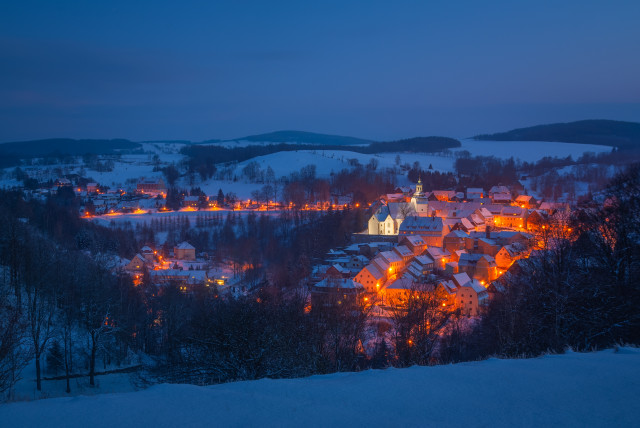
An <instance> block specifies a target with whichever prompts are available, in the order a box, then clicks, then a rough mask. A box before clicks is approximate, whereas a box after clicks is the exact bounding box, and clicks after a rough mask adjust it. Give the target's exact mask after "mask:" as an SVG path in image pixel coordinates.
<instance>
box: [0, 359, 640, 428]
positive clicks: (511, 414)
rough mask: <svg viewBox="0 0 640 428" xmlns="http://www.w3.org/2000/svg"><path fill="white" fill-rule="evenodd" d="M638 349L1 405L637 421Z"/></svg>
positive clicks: (200, 417)
mask: <svg viewBox="0 0 640 428" xmlns="http://www.w3.org/2000/svg"><path fill="white" fill-rule="evenodd" d="M639 397H640V350H639V349H633V348H621V349H619V350H618V352H614V351H613V350H607V351H602V352H597V353H590V354H577V353H568V354H565V355H552V356H545V357H542V358H536V359H529V360H498V359H490V360H487V361H482V362H471V363H461V364H456V365H448V366H435V367H412V368H408V369H388V370H384V371H366V372H361V373H339V374H332V375H325V376H313V377H310V378H305V379H291V380H268V379H265V380H260V381H253V382H236V383H228V384H223V385H216V386H210V387H198V386H192V385H157V386H153V387H151V388H149V389H147V390H144V391H139V392H132V393H118V394H103V395H96V396H90V397H88V396H80V397H69V398H56V399H49V400H40V401H33V402H23V403H13V404H7V405H4V406H0V421H2V425H3V426H7V427H10V426H12V427H13V426H15V427H38V428H40V427H43V426H46V427H52V428H54V427H68V428H73V427H86V426H91V427H109V428H112V427H136V428H138V427H141V426H152V427H155V428H158V427H177V426H179V427H198V426H224V427H283V426H287V427H289V426H291V427H302V426H304V427H341V426H348V427H424V426H434V427H448V426H474V427H475V426H487V427H514V426H517V427H546V426H564V427H584V426H601V427H604V426H611V427H633V426H640V412H639V411H638V399H639Z"/></svg>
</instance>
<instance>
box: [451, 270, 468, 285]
mask: <svg viewBox="0 0 640 428" xmlns="http://www.w3.org/2000/svg"><path fill="white" fill-rule="evenodd" d="M453 281H454V282H455V283H456V284H457V285H458V287H464V286H465V285H466V284H467V283H469V282H471V278H469V275H467V273H466V272H462V273H456V274H454V275H453Z"/></svg>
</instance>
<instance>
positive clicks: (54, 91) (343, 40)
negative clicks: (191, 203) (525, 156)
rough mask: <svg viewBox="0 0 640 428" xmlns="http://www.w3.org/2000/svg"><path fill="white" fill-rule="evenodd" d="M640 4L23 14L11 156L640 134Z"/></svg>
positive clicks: (1, 90) (43, 5) (13, 27)
mask: <svg viewBox="0 0 640 428" xmlns="http://www.w3.org/2000/svg"><path fill="white" fill-rule="evenodd" d="M639 22H640V2H638V1H615V0H614V1H606V2H605V1H585V0H583V1H561V2H559V1H555V2H546V1H517V2H514V1H486V2H478V1H462V0H460V1H455V0H451V1H446V2H445V1H394V2H390V1H374V0H370V1H362V2H356V1H352V2H348V1H336V2H333V1H323V2H306V1H271V2H267V1H242V0H237V1H228V2H227V1H202V2H198V1H182V2H178V1H163V0H156V1H135V2H132V1H118V0H110V1H108V2H107V1H102V2H98V1H86V0H85V1H64V0H61V1H55V2H51V1H29V0H22V1H19V2H18V1H15V2H3V3H2V5H0V141H10V140H22V139H34V138H46V137H72V138H129V139H133V140H151V139H189V140H204V139H209V138H233V137H240V136H244V135H250V134H255V133H261V132H269V131H275V130H280V129H297V130H307V131H314V132H324V133H333V134H343V135H353V136H357V137H363V138H371V139H377V140H385V139H396V138H406V137H412V136H418V135H446V136H453V137H466V136H470V135H474V134H477V133H485V132H497V131H503V130H508V129H512V128H515V127H521V126H529V125H536V124H540V123H550V122H560V121H571V120H579V119H588V118H605V119H617V120H629V121H640V78H638V76H640V54H639V52H640V51H639V49H640V25H639Z"/></svg>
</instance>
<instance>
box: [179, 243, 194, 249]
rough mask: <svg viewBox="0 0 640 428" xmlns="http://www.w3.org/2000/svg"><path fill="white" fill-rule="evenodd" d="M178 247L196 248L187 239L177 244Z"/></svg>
mask: <svg viewBox="0 0 640 428" xmlns="http://www.w3.org/2000/svg"><path fill="white" fill-rule="evenodd" d="M176 248H177V249H178V250H195V249H196V247H194V246H193V245H191V244H189V243H188V242H187V241H183V242H181V243H180V244H178V245H177V246H176Z"/></svg>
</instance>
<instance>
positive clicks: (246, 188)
mask: <svg viewBox="0 0 640 428" xmlns="http://www.w3.org/2000/svg"><path fill="white" fill-rule="evenodd" d="M461 142H462V147H460V148H457V149H454V150H453V151H454V152H455V151H460V150H467V151H469V152H470V153H471V154H472V155H486V156H496V157H498V158H502V159H508V158H510V157H512V156H513V157H514V158H517V159H521V160H523V161H528V162H535V161H537V160H539V159H541V158H543V157H545V156H552V157H553V156H557V157H566V156H569V155H571V156H573V158H574V159H577V158H579V157H580V156H581V155H582V154H583V153H585V152H593V153H602V152H609V151H610V150H611V148H610V147H606V146H595V145H589V144H569V143H551V142H526V141H506V142H505V141H474V140H469V139H466V140H461ZM234 144H235V143H234ZM182 147H184V145H183V144H180V143H143V150H144V151H145V152H146V153H145V154H136V155H123V156H122V157H121V159H120V160H118V161H116V163H115V168H114V169H113V171H110V172H97V171H94V170H89V169H87V170H86V171H85V176H87V177H91V178H92V179H93V180H95V181H96V182H98V183H100V184H102V185H106V186H109V187H111V188H113V189H116V188H127V187H131V186H134V183H135V182H137V181H138V180H139V179H140V178H141V177H147V178H162V173H161V172H154V171H153V169H154V165H153V160H152V158H153V156H154V154H157V155H158V156H159V157H160V162H161V166H165V165H168V164H171V163H179V162H180V161H181V160H183V159H184V156H183V155H181V154H180V153H179V150H180V149H181V148H182ZM302 147H304V146H302ZM397 156H399V157H400V164H409V165H413V164H414V162H419V164H420V166H421V167H422V168H423V169H427V168H429V166H431V167H432V169H433V170H434V171H440V172H453V170H454V162H455V158H454V156H453V155H452V154H449V155H443V154H424V153H379V154H362V153H356V152H349V151H341V150H298V151H293V152H278V153H272V154H269V155H266V156H258V157H255V158H253V159H250V160H247V161H244V162H241V163H238V164H237V165H235V170H234V172H233V175H235V176H236V177H237V180H236V181H232V180H215V179H209V180H205V181H200V179H199V177H196V179H195V182H194V183H193V186H199V187H200V188H201V189H202V190H203V191H204V192H205V193H207V194H208V195H216V194H217V192H218V189H222V191H223V192H224V193H228V192H233V193H236V195H237V196H238V197H239V198H241V199H243V200H246V199H250V198H251V193H252V192H253V191H255V190H259V189H260V188H261V187H262V186H263V184H261V183H250V182H247V181H246V180H245V177H244V176H243V174H242V169H243V168H244V167H245V166H246V165H247V164H248V163H250V162H257V163H258V164H259V165H260V167H261V169H262V170H263V171H266V169H267V167H269V166H270V167H271V168H272V169H273V170H274V172H275V176H276V178H281V177H283V176H288V175H289V174H291V173H293V172H298V171H300V169H301V168H303V167H305V166H307V165H315V166H316V176H317V177H321V178H329V177H330V176H331V174H332V173H338V172H339V171H341V170H343V169H349V168H351V166H350V165H349V160H350V159H356V160H357V161H358V162H359V163H360V164H362V165H366V164H368V163H369V161H370V160H371V159H375V160H376V161H377V163H378V169H382V168H393V167H396V166H397V164H396V157H397ZM55 167H60V168H61V169H62V170H63V171H65V173H71V172H78V171H79V168H78V167H77V166H76V165H61V166H60V165H56V166H53V167H49V168H50V169H51V170H53V168H55ZM32 168H33V167H25V170H28V171H29V170H32ZM40 168H42V167H40ZM11 171H13V168H9V169H6V170H5V171H4V172H5V173H4V174H3V175H2V177H0V187H13V186H16V185H19V184H20V183H19V182H17V181H16V180H14V179H12V178H11V176H10V175H11V174H10V173H11ZM50 174H51V176H50V177H48V178H51V179H55V178H57V176H56V174H55V173H51V172H50ZM127 183H130V184H129V185H128V186H127ZM177 184H178V186H180V187H182V188H186V189H189V188H191V187H193V186H192V185H191V184H190V183H188V181H187V179H186V178H182V179H180V180H179V181H178V183H177ZM407 184H409V182H408V180H407V178H406V172H403V173H402V174H401V175H399V176H398V185H407Z"/></svg>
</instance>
